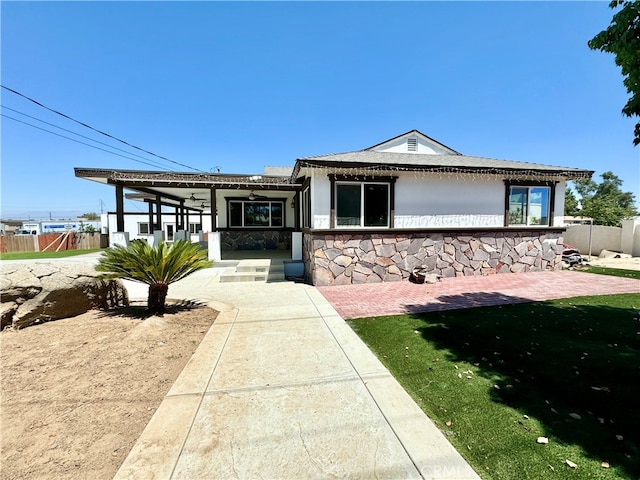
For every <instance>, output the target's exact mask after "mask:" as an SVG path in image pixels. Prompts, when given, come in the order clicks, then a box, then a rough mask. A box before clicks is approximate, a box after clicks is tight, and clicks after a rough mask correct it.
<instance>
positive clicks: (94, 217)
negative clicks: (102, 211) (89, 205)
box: [80, 212, 100, 220]
mask: <svg viewBox="0 0 640 480" xmlns="http://www.w3.org/2000/svg"><path fill="white" fill-rule="evenodd" d="M80 217H81V218H86V219H87V220H100V215H98V214H97V213H95V212H89V213H83V214H82V215H80Z"/></svg>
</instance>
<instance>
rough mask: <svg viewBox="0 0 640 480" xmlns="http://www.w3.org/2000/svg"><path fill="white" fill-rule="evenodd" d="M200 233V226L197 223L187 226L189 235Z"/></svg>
mask: <svg viewBox="0 0 640 480" xmlns="http://www.w3.org/2000/svg"><path fill="white" fill-rule="evenodd" d="M201 231H202V225H201V224H199V223H190V224H189V233H198V232H201Z"/></svg>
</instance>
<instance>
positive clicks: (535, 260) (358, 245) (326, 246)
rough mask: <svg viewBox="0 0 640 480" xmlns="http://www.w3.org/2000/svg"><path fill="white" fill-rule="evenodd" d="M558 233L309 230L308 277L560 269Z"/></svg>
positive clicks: (354, 279) (370, 279)
mask: <svg viewBox="0 0 640 480" xmlns="http://www.w3.org/2000/svg"><path fill="white" fill-rule="evenodd" d="M562 241H563V240H562V234H561V233H560V232H557V231H539V232H537V231H536V232H532V231H530V230H529V231H486V232H478V233H475V232H474V233H468V232H465V233H446V232H445V233H431V232H424V233H411V234H402V233H392V232H390V233H372V234H353V235H349V234H342V233H341V234H333V235H332V234H325V233H322V234H320V233H318V234H315V233H305V234H304V240H303V260H304V263H305V270H306V272H305V275H306V281H307V282H309V283H312V284H314V285H319V286H320V285H344V284H353V283H377V282H389V281H399V280H406V279H408V278H409V275H410V274H411V272H412V270H413V269H414V268H415V267H420V266H423V265H424V266H426V267H427V269H428V270H429V271H431V272H433V273H436V274H438V275H441V276H442V277H456V276H464V275H491V274H496V273H518V272H529V271H543V270H558V269H560V268H561V266H562Z"/></svg>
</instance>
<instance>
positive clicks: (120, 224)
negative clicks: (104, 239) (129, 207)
mask: <svg viewBox="0 0 640 480" xmlns="http://www.w3.org/2000/svg"><path fill="white" fill-rule="evenodd" d="M116 230H117V231H118V232H124V187H123V186H122V185H116Z"/></svg>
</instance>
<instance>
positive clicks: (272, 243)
mask: <svg viewBox="0 0 640 480" xmlns="http://www.w3.org/2000/svg"><path fill="white" fill-rule="evenodd" d="M220 249H221V250H223V251H226V250H290V249H291V232H281V231H276V230H262V231H260V230H252V231H237V230H236V231H221V232H220Z"/></svg>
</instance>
